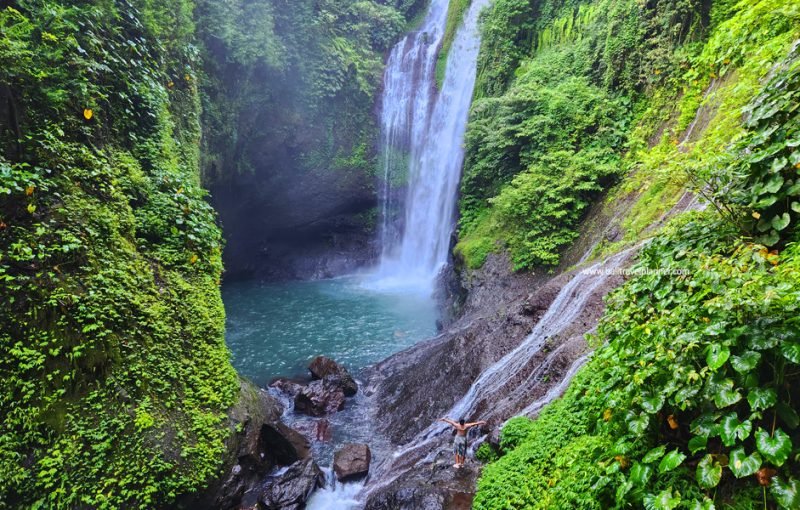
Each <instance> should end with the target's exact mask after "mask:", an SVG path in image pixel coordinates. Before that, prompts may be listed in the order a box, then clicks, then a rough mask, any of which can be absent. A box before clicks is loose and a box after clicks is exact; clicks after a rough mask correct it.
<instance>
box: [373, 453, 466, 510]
mask: <svg viewBox="0 0 800 510" xmlns="http://www.w3.org/2000/svg"><path fill="white" fill-rule="evenodd" d="M477 477H478V469H477V467H476V466H474V465H470V464H467V466H466V467H464V468H462V469H458V470H456V469H453V468H452V463H451V461H450V459H449V458H448V459H447V460H444V459H442V460H439V461H436V462H433V463H425V462H421V463H415V467H414V469H413V470H411V471H409V472H406V473H404V474H403V476H401V478H400V479H398V480H396V481H395V482H393V483H391V484H390V485H389V486H387V487H384V488H381V489H378V490H376V491H375V492H373V493H371V494H370V496H369V498H368V499H367V501H366V505H365V510H469V509H470V508H471V507H472V500H473V498H474V496H475V482H476V481H477Z"/></svg>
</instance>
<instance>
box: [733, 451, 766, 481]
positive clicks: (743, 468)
mask: <svg viewBox="0 0 800 510" xmlns="http://www.w3.org/2000/svg"><path fill="white" fill-rule="evenodd" d="M728 467H730V468H731V471H732V472H733V476H735V477H736V478H744V477H745V476H750V475H752V474H754V473H755V472H756V471H758V468H760V467H761V455H759V454H758V452H753V453H752V454H750V455H747V454H745V451H744V448H737V449H735V450H733V451H732V452H731V458H730V465H729V466H728Z"/></svg>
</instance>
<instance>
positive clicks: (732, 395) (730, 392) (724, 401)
mask: <svg viewBox="0 0 800 510" xmlns="http://www.w3.org/2000/svg"><path fill="white" fill-rule="evenodd" d="M740 400H742V394H741V393H739V390H738V389H732V388H723V389H721V390H719V391H718V392H717V394H716V395H714V403H715V404H717V407H719V408H720V409H722V408H724V407H728V406H732V405H733V404H735V403H736V402H738V401H740Z"/></svg>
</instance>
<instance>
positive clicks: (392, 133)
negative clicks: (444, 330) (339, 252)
mask: <svg viewBox="0 0 800 510" xmlns="http://www.w3.org/2000/svg"><path fill="white" fill-rule="evenodd" d="M489 1H490V0H473V1H472V4H471V6H470V8H469V9H468V10H467V12H466V14H465V16H464V20H463V24H462V26H461V27H460V29H459V30H458V31H457V33H456V36H455V39H454V41H453V44H452V47H451V48H450V51H449V54H448V59H447V65H446V71H445V79H444V83H443V84H442V87H441V90H439V91H437V86H436V61H437V58H438V54H439V50H440V47H441V43H442V37H443V35H444V30H445V24H446V21H447V9H448V3H449V2H448V0H432V2H431V5H430V7H429V9H428V13H427V16H426V18H425V20H424V22H423V24H422V26H421V27H420V29H419V30H417V31H416V32H413V33H411V34H409V35H408V36H406V37H405V38H404V39H403V40H402V41H400V42H399V43H398V44H397V45H396V46H395V47H394V49H393V50H392V52H391V55H390V56H389V59H388V61H387V68H386V73H385V78H384V91H383V98H382V110H381V128H382V133H383V138H382V148H381V153H382V158H383V159H382V162H383V187H382V190H381V197H380V198H381V202H382V223H381V234H380V235H381V245H382V254H381V261H380V265H379V268H378V271H377V275H376V278H375V279H376V285H377V286H384V287H393V286H399V287H418V288H423V289H425V290H427V291H430V290H432V288H433V282H434V280H435V278H436V276H437V275H438V274H439V272H440V271H441V269H442V268H443V267H444V266H445V265H446V264H447V261H448V256H449V248H450V238H451V235H452V233H453V227H454V224H455V209H456V197H457V195H458V193H457V192H458V183H459V181H460V179H461V167H462V164H463V161H464V149H463V140H464V132H465V131H466V124H467V115H468V113H469V107H470V104H471V101H472V93H473V88H474V85H475V74H476V71H475V69H476V65H477V58H478V50H479V47H480V33H479V30H478V16H479V14H480V12H481V10H482V9H483V8H484V7H485V6H486V5H488V4H489ZM402 184H407V187H406V193H405V196H398V195H402V193H398V190H402V189H403V186H402Z"/></svg>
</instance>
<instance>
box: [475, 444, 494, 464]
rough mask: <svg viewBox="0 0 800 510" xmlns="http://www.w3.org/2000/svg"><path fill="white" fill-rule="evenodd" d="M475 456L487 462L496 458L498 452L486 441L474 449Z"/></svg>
mask: <svg viewBox="0 0 800 510" xmlns="http://www.w3.org/2000/svg"><path fill="white" fill-rule="evenodd" d="M475 458H476V459H478V461H480V462H483V463H484V464H485V463H487V462H494V461H495V460H497V458H498V453H497V450H495V449H494V448H493V447H492V445H491V444H489V443H488V442H487V443H483V444H481V445H480V446H479V447H478V449H477V450H476V451H475Z"/></svg>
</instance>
